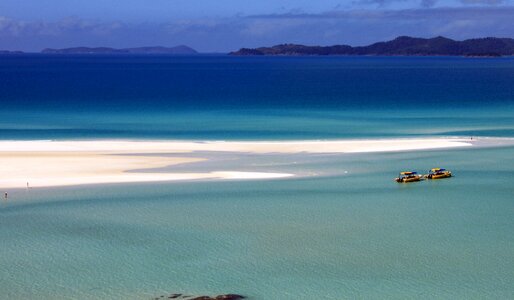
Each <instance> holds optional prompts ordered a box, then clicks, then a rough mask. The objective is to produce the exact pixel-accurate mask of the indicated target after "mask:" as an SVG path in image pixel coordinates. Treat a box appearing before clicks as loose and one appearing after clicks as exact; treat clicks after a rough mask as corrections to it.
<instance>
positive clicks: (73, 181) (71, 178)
mask: <svg viewBox="0 0 514 300" xmlns="http://www.w3.org/2000/svg"><path fill="white" fill-rule="evenodd" d="M471 145H472V143H471V142H470V140H469V139H467V140H465V139H458V138H426V139H388V140H340V141H280V142H275V141H274V142H269V141H259V142H257V141H256V142H226V141H208V142H191V141H114V140H113V141H106V140H96V141H0V166H2V172H1V174H0V187H1V188H24V187H26V186H27V183H28V184H29V185H30V187H49V186H65V185H79V184H100V183H128V182H156V181H174V180H199V179H272V178H284V177H290V176H294V174H288V173H272V172H269V173H268V172H240V171H233V170H216V171H213V172H208V173H186V172H176V173H175V172H174V173H155V172H154V173H152V172H137V173H135V172H129V171H131V170H136V169H137V170H141V169H155V168H161V167H166V166H173V165H177V164H186V163H194V162H195V163H201V162H202V161H204V160H206V159H208V157H205V158H196V157H194V158H193V157H183V156H184V153H192V152H197V151H217V152H242V153H258V154H269V153H282V154H287V153H361V152H387V151H411V150H423V149H426V150H428V149H441V148H453V147H466V146H471ZM150 153H152V154H167V156H166V157H163V156H145V155H144V154H150ZM170 153H171V154H173V153H182V155H181V157H170V156H169V154H170ZM116 154H123V155H116ZM130 154H139V155H130ZM141 154H143V155H141Z"/></svg>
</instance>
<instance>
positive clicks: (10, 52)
mask: <svg viewBox="0 0 514 300" xmlns="http://www.w3.org/2000/svg"><path fill="white" fill-rule="evenodd" d="M2 54H23V51H9V50H0V55H2Z"/></svg>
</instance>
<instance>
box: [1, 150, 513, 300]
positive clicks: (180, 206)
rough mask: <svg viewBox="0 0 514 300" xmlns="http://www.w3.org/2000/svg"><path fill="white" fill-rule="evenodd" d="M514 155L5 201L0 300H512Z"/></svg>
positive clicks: (451, 154) (476, 153)
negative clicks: (182, 298) (180, 298)
mask: <svg viewBox="0 0 514 300" xmlns="http://www.w3.org/2000/svg"><path fill="white" fill-rule="evenodd" d="M513 154H514V148H512V147H510V148H509V147H506V148H495V149H487V148H483V149H466V150H451V151H424V152H416V153H382V154H365V155H364V154H355V155H332V156H326V157H324V160H326V163H325V164H323V163H319V160H320V158H319V157H317V158H314V160H315V161H318V164H317V165H316V167H312V166H311V168H312V169H313V170H315V169H327V168H328V169H332V170H335V169H341V170H346V171H348V173H346V174H342V175H340V176H330V177H308V178H302V179H288V180H274V181H230V182H227V181H225V182H188V183H170V184H141V185H130V186H127V185H108V186H87V187H86V186H84V187H69V188H54V189H37V190H36V189H34V190H29V191H22V190H18V191H14V192H12V193H11V195H10V199H9V200H8V201H7V202H5V201H4V202H3V203H2V206H1V209H0V236H1V237H2V246H1V247H0V254H1V255H0V265H1V266H2V272H0V275H1V279H2V280H1V281H0V290H2V292H3V293H4V296H6V297H7V298H9V299H15V298H24V297H26V298H33V297H34V296H35V295H37V297H39V298H42V299H66V298H81V299H96V298H104V299H107V298H108V299H126V298H129V299H149V298H151V297H154V296H159V295H161V294H165V293H174V292H179V293H188V294H219V293H228V292H231V293H240V294H244V295H248V296H249V297H251V298H250V299H290V298H295V299H315V298H319V297H322V298H323V299H342V298H356V297H357V298H358V297H364V298H394V299H397V298H462V299H469V298H504V299H505V298H512V297H513V296H514V288H513V286H514V281H513V278H514V271H513V270H514V253H513V252H512V247H513V246H514V238H513V236H512V234H511V232H512V228H514V218H512V216H513V214H514V201H513V200H512V195H514V186H513V185H512V184H511V181H512V178H514V155H513ZM309 159H310V158H306V160H309ZM442 164H444V166H445V167H448V168H451V169H452V170H453V171H454V173H455V175H456V176H455V177H454V178H451V179H447V180H436V181H425V182H419V183H413V184H400V185H399V184H397V183H395V182H393V181H392V177H393V176H394V174H395V172H397V171H398V170H399V169H403V168H405V167H407V166H409V167H411V168H414V169H419V170H422V169H423V168H427V167H432V166H441V165H442ZM293 167H296V166H293ZM479 174H480V175H479Z"/></svg>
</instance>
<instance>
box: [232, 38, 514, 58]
mask: <svg viewBox="0 0 514 300" xmlns="http://www.w3.org/2000/svg"><path fill="white" fill-rule="evenodd" d="M230 55H241V56H242V55H291V56H293V55H377V56H378V55H383V56H396V55H397V56H401V55H406V56H468V57H473V56H476V57H498V56H511V55H514V39H511V38H494V37H488V38H477V39H468V40H464V41H455V40H452V39H449V38H445V37H442V36H439V37H435V38H430V39H424V38H414V37H409V36H400V37H397V38H396V39H394V40H391V41H387V42H379V43H375V44H371V45H368V46H362V47H352V46H349V45H334V46H304V45H297V44H281V45H276V46H273V47H261V48H242V49H240V50H238V51H235V52H231V53H230Z"/></svg>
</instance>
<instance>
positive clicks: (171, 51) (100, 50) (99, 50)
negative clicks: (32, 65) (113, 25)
mask: <svg viewBox="0 0 514 300" xmlns="http://www.w3.org/2000/svg"><path fill="white" fill-rule="evenodd" d="M41 53H44V54H168V55H185V54H198V52H197V51H196V50H194V49H193V48H190V47H188V46H184V45H181V46H176V47H160V46H156V47H137V48H122V49H116V48H108V47H96V48H92V47H74V48H64V49H51V48H47V49H44V50H43V51H41Z"/></svg>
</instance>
